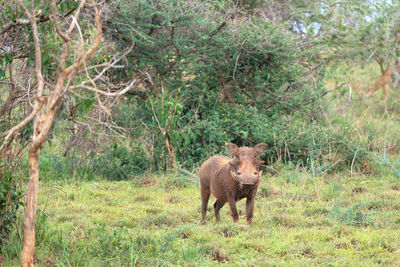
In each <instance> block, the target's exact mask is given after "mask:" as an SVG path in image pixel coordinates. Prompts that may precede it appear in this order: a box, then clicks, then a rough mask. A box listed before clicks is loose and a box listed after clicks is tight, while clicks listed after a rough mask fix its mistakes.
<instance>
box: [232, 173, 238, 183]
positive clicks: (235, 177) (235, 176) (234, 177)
mask: <svg viewBox="0 0 400 267" xmlns="http://www.w3.org/2000/svg"><path fill="white" fill-rule="evenodd" d="M231 175H232V177H233V179H235V180H236V181H237V175H236V173H235V172H234V171H231Z"/></svg>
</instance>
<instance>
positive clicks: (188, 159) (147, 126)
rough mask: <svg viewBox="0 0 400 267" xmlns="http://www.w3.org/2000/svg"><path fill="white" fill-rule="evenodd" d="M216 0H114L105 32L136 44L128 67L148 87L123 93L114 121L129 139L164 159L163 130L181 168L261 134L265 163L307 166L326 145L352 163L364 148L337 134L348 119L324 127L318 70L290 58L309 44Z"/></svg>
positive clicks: (157, 165) (155, 159)
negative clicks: (132, 94) (128, 95)
mask: <svg viewBox="0 0 400 267" xmlns="http://www.w3.org/2000/svg"><path fill="white" fill-rule="evenodd" d="M224 3H225V4H222V6H208V5H207V3H205V2H195V3H194V4H193V3H192V4H188V3H187V2H185V1H178V2H176V3H175V2H174V8H175V9H177V8H178V7H179V8H180V9H181V10H182V12H181V13H176V12H174V11H173V10H174V9H173V8H172V7H171V6H170V5H171V1H167V0H166V1H159V2H157V3H154V2H151V1H142V2H140V3H139V2H138V3H135V4H129V5H127V3H126V2H124V1H119V2H118V4H119V6H120V10H121V12H120V13H119V14H118V16H117V17H118V19H117V20H115V21H113V24H112V25H111V26H110V27H114V28H115V29H116V31H117V32H118V33H119V35H118V36H116V35H113V37H114V38H115V39H117V40H118V42H117V43H121V41H124V42H127V41H128V40H130V42H132V43H135V48H134V50H133V52H132V56H131V57H130V66H131V70H130V71H131V72H132V73H133V75H136V76H137V77H142V80H143V86H144V88H145V89H146V90H145V93H141V95H140V96H141V97H140V98H135V99H134V100H132V99H126V100H125V101H124V106H121V107H120V109H119V113H118V115H117V118H118V117H119V118H118V119H117V120H118V121H119V124H120V125H122V126H128V127H130V128H131V129H132V135H133V136H134V138H135V140H136V142H138V143H137V144H136V145H139V143H142V144H143V143H145V144H146V146H145V147H143V148H144V149H146V150H147V153H145V155H151V156H150V157H148V158H147V159H148V161H149V162H150V166H153V167H154V169H167V168H168V165H169V161H168V160H167V158H168V156H167V155H169V156H171V152H170V151H168V150H167V147H166V145H165V144H166V141H167V140H166V139H167V138H170V139H171V143H172V146H173V148H174V151H173V153H174V155H175V156H176V157H177V159H178V162H179V163H180V164H181V165H182V166H183V167H185V168H192V167H194V166H197V165H198V164H199V163H200V162H202V161H203V160H204V159H205V158H207V157H208V156H209V155H211V154H215V153H220V152H221V151H223V150H224V145H225V144H226V143H227V142H235V143H237V144H239V145H247V146H250V145H254V144H256V143H258V142H265V143H267V144H269V147H270V149H269V150H268V152H267V154H268V156H269V158H268V159H269V161H270V162H272V161H275V160H277V159H278V160H283V161H285V162H286V161H288V160H293V161H294V162H301V163H302V164H304V165H307V162H309V160H314V161H318V160H320V159H316V158H315V157H320V156H321V155H323V154H332V153H334V154H335V155H336V154H337V158H336V159H335V161H336V160H337V159H339V162H344V163H345V164H344V165H343V166H350V164H351V163H352V161H354V160H355V162H356V164H358V163H359V162H360V160H359V159H361V158H363V157H364V156H365V153H364V152H362V151H363V149H364V147H363V146H362V144H361V143H360V142H357V143H358V146H359V147H360V148H358V147H354V145H353V144H354V142H353V141H354V140H349V139H348V138H344V139H343V137H345V136H346V135H345V133H348V131H349V130H348V126H346V125H342V124H340V123H339V124H338V125H335V127H336V128H338V129H337V130H334V129H329V127H327V126H328V125H327V123H326V122H325V121H324V119H323V117H322V114H321V112H320V110H321V108H324V107H323V106H324V103H323V102H322V101H321V97H322V96H323V95H324V94H325V93H326V91H325V88H324V86H323V84H322V77H323V72H318V73H313V71H312V70H311V71H309V69H308V67H307V65H305V64H304V65H303V64H293V63H294V62H300V61H302V60H306V59H308V60H310V61H311V60H312V59H311V54H312V53H314V51H313V50H310V51H305V50H303V49H299V48H298V46H297V43H296V42H297V40H296V39H295V38H293V37H292V36H291V35H290V34H288V33H287V31H285V29H284V27H281V26H279V25H274V24H271V23H270V22H269V21H267V20H264V19H261V18H260V17H259V16H257V15H252V13H245V15H244V16H240V15H239V14H240V12H239V10H237V9H235V7H233V6H232V5H230V4H229V3H230V2H229V1H226V2H224ZM175 4H176V6H175ZM227 14H229V15H230V16H231V19H228V17H227ZM131 18H135V19H133V20H132V19H131ZM221 18H223V20H222V19H221ZM244 21H246V23H240V22H244ZM132 29H134V31H132ZM210 29H212V30H211V31H210ZM300 47H301V46H300ZM308 57H309V58H308ZM114 75H119V76H118V77H121V75H122V74H121V73H119V72H118V71H117V72H115V73H114ZM125 75H127V73H125ZM310 75H314V76H315V80H314V81H315V82H311V81H310V80H309V79H310ZM149 77H150V78H149ZM126 112H128V114H129V115H128V116H127V115H125V114H124V113H126ZM143 126H144V127H143ZM346 137H347V136H346ZM337 144H339V145H338V146H337V150H336V149H335V150H334V151H333V146H334V145H337ZM355 151H357V153H355ZM316 154H318V156H315V155H316ZM312 157H314V158H312ZM331 163H334V162H331ZM336 164H337V163H336ZM324 168H325V169H326V168H331V167H324Z"/></svg>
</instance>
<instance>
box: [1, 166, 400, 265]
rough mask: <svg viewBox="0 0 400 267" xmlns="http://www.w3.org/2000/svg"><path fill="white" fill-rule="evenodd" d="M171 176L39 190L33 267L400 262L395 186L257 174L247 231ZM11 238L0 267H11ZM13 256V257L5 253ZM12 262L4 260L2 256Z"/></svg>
mask: <svg viewBox="0 0 400 267" xmlns="http://www.w3.org/2000/svg"><path fill="white" fill-rule="evenodd" d="M199 191H200V190H199V186H198V185H195V184H191V183H187V182H182V181H179V180H175V176H174V174H169V175H168V176H162V177H161V178H160V177H151V178H144V179H142V180H141V182H135V183H133V182H127V181H125V182H107V181H86V182H71V181H70V182H62V183H51V182H49V183H45V184H41V188H40V194H39V208H40V213H39V216H38V221H37V228H38V233H37V250H36V256H37V260H38V262H39V263H40V264H41V266H215V265H219V264H221V265H222V264H227V265H229V266H313V265H322V266H346V265H347V266H374V265H382V264H383V265H391V266H395V265H397V266H398V265H399V264H400V248H399V247H400V230H399V228H400V181H399V179H398V178H391V177H371V176H356V177H342V176H340V175H334V176H323V177H311V176H309V175H307V174H303V173H299V172H295V171H285V172H284V173H283V174H280V175H279V176H264V177H263V178H262V182H261V184H260V188H259V192H258V195H257V199H256V207H255V218H254V222H253V224H252V225H250V226H249V225H247V224H246V220H245V216H244V214H245V201H244V200H242V201H241V202H239V203H238V209H239V211H240V214H241V216H240V220H239V223H237V224H235V223H233V222H232V218H231V217H230V214H229V208H228V205H226V206H224V207H223V209H222V210H221V218H222V221H221V222H220V223H216V221H215V218H214V214H213V210H212V204H213V202H214V201H215V199H214V198H210V202H209V213H208V214H207V224H206V225H204V226H201V225H200V223H199V222H200V192H199ZM17 236H18V235H17V233H13V235H12V240H13V239H14V242H13V241H12V240H11V241H10V246H9V247H8V248H6V249H4V248H3V256H2V257H3V259H2V260H3V265H5V266H8V265H18V262H17V260H16V259H17V258H18V256H15V253H18V254H19V252H17V251H18V250H19V249H20V242H17V241H16V240H17V239H18V237H17ZM13 251H14V252H13ZM12 255H14V256H12Z"/></svg>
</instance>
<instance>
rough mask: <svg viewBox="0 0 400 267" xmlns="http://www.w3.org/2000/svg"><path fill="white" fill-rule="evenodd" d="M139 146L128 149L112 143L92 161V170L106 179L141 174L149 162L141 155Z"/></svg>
mask: <svg viewBox="0 0 400 267" xmlns="http://www.w3.org/2000/svg"><path fill="white" fill-rule="evenodd" d="M143 154H144V153H143V151H142V149H141V148H140V147H134V148H133V149H132V150H129V149H128V148H127V147H126V146H124V145H121V144H118V143H114V144H112V145H111V146H110V147H109V148H108V149H107V148H106V149H104V150H103V151H102V152H101V153H100V154H99V155H98V156H97V157H96V159H95V160H94V161H93V170H94V172H95V173H97V174H100V175H102V176H103V177H104V178H105V179H107V180H112V181H121V180H127V179H131V178H132V177H133V176H135V175H140V174H143V173H144V172H145V171H146V170H147V169H148V168H149V163H148V161H147V159H146V157H143Z"/></svg>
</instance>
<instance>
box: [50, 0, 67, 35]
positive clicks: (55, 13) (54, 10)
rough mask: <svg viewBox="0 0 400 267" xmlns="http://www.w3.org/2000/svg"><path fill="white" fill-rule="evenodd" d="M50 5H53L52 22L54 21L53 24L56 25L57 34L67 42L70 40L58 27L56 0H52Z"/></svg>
mask: <svg viewBox="0 0 400 267" xmlns="http://www.w3.org/2000/svg"><path fill="white" fill-rule="evenodd" d="M52 6H53V22H54V26H55V27H56V31H57V33H58V35H60V37H61V38H62V39H63V40H64V41H65V42H68V41H69V40H70V37H69V36H67V35H65V33H63V32H62V31H61V29H60V25H59V23H58V20H57V16H58V12H57V4H56V0H53V1H52Z"/></svg>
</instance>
